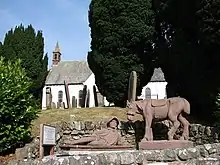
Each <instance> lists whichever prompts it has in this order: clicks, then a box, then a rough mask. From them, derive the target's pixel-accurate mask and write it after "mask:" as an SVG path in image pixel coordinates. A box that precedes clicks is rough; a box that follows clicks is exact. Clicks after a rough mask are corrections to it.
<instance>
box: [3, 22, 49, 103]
mask: <svg viewBox="0 0 220 165" xmlns="http://www.w3.org/2000/svg"><path fill="white" fill-rule="evenodd" d="M1 49H2V52H1V53H2V54H1V55H2V56H3V57H4V58H5V59H6V60H16V59H21V61H22V62H21V65H22V67H23V68H24V69H25V71H26V73H27V76H28V77H29V78H31V80H32V82H33V85H32V86H31V87H30V92H31V93H32V94H33V95H34V97H35V99H36V100H38V102H39V103H40V100H41V93H42V88H43V86H44V82H45V78H46V73H47V64H48V57H47V55H44V38H43V34H42V32H41V31H38V32H37V33H36V32H35V30H34V28H33V27H32V25H29V26H28V27H27V28H25V27H24V26H23V25H20V26H16V27H15V28H14V29H11V30H9V31H8V33H7V34H6V35H5V38H4V41H3V44H2V46H1Z"/></svg>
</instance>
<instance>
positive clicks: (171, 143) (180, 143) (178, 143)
mask: <svg viewBox="0 0 220 165" xmlns="http://www.w3.org/2000/svg"><path fill="white" fill-rule="evenodd" d="M190 147H193V142H191V141H187V140H154V141H145V142H140V143H139V149H142V150H160V149H175V148H190Z"/></svg>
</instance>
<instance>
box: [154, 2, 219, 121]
mask: <svg viewBox="0 0 220 165" xmlns="http://www.w3.org/2000/svg"><path fill="white" fill-rule="evenodd" d="M153 2H154V9H155V12H156V18H155V19H156V27H155V29H156V32H157V35H156V36H157V42H156V46H155V47H156V50H155V52H156V54H157V56H158V59H159V60H158V65H160V66H161V67H162V69H163V71H164V74H165V78H166V80H167V82H168V87H167V88H168V95H169V96H177V95H178V96H182V97H186V98H187V99H188V100H189V101H190V103H191V105H192V113H193V114H194V115H196V116H199V115H200V116H205V118H206V119H207V118H208V117H212V114H213V110H214V109H215V100H216V96H217V93H218V88H219V85H220V76H219V74H220V65H219V63H220V56H219V52H220V47H219V46H220V42H219V36H220V31H219V27H220V17H219V14H218V13H219V11H220V9H219V5H220V2H219V1H217V0H212V1H208V0H201V1H197V0H193V1H189V0H186V1H175V0H169V1H168V0H165V1H164V0H154V1H153Z"/></svg>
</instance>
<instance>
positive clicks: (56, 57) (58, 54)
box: [52, 42, 61, 67]
mask: <svg viewBox="0 0 220 165" xmlns="http://www.w3.org/2000/svg"><path fill="white" fill-rule="evenodd" d="M60 61H61V52H60V47H59V43H58V42H57V43H56V47H55V49H54V51H53V59H52V67H54V66H57V65H58V64H59V62H60Z"/></svg>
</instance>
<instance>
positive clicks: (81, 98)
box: [79, 90, 83, 107]
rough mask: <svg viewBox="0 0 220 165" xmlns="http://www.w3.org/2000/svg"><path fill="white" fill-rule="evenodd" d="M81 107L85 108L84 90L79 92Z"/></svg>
mask: <svg viewBox="0 0 220 165" xmlns="http://www.w3.org/2000/svg"><path fill="white" fill-rule="evenodd" d="M79 106H80V107H82V106H83V90H80V91H79Z"/></svg>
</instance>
